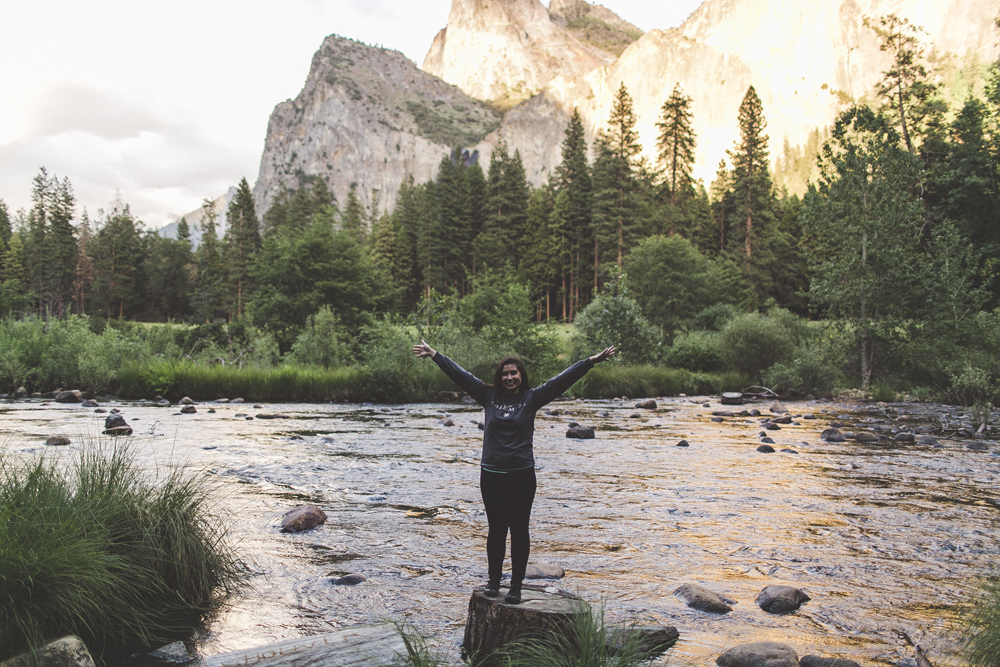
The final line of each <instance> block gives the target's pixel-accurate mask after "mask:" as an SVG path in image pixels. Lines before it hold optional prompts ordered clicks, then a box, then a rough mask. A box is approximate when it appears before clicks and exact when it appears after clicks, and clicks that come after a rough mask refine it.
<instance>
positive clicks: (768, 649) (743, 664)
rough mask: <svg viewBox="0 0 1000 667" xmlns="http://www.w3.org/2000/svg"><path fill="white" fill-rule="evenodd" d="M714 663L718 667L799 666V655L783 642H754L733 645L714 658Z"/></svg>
mask: <svg viewBox="0 0 1000 667" xmlns="http://www.w3.org/2000/svg"><path fill="white" fill-rule="evenodd" d="M715 664H717V665H719V667H799V656H798V654H796V653H795V651H794V650H793V649H792V648H791V647H789V646H785V645H784V644H779V643H777V642H754V643H752V644H740V645H739V646H734V647H733V648H731V649H729V650H728V651H726V652H725V653H723V654H722V655H720V656H719V657H718V658H716V659H715Z"/></svg>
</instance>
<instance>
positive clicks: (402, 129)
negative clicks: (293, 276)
mask: <svg viewBox="0 0 1000 667" xmlns="http://www.w3.org/2000/svg"><path fill="white" fill-rule="evenodd" d="M499 124H500V118H499V116H498V115H497V114H496V113H495V112H494V111H493V110H492V109H490V108H489V107H487V106H485V105H483V104H482V103H480V102H477V101H476V100H474V99H472V98H470V97H469V96H468V95H466V94H465V93H463V92H462V91H461V90H459V89H458V88H457V87H455V86H453V85H450V84H448V83H445V82H444V81H442V80H441V79H439V78H437V77H435V76H431V75H430V74H427V73H425V72H422V71H420V70H419V69H417V67H416V65H415V64H414V63H413V62H411V61H410V60H408V59H407V58H406V57H405V56H404V55H403V54H401V53H399V52H398V51H392V50H389V49H381V48H375V47H371V46H366V45H365V44H361V43H359V42H355V41H353V40H349V39H344V38H341V37H338V36H336V35H331V36H330V37H327V38H326V39H325V40H324V41H323V45H322V46H321V47H320V49H319V50H318V51H317V52H316V54H315V55H314V56H313V61H312V66H311V67H310V69H309V76H308V78H307V79H306V83H305V85H304V86H303V88H302V92H300V93H299V95H298V97H296V98H295V99H294V100H287V101H285V102H282V103H281V104H279V105H277V106H276V107H275V108H274V112H273V113H272V114H271V119H270V121H269V122H268V125H267V138H266V139H265V142H264V154H263V157H262V158H261V164H260V174H259V175H258V177H257V184H256V186H255V187H254V203H255V204H256V206H257V211H258V213H259V214H262V213H263V212H264V211H266V210H267V209H268V208H269V207H270V205H271V202H272V201H274V198H275V196H277V194H278V193H279V192H280V191H281V188H282V186H284V187H287V188H290V189H297V188H299V187H302V186H303V185H305V184H307V183H309V182H310V181H311V180H312V179H314V178H322V179H324V180H326V182H327V185H328V186H329V187H330V190H331V192H332V193H333V196H334V198H335V199H337V200H339V201H340V202H343V201H344V200H345V198H346V196H347V192H348V190H349V188H350V186H351V185H352V184H355V185H356V187H357V193H358V195H359V197H360V198H361V200H362V202H364V203H365V204H367V203H368V200H369V197H370V196H371V195H372V193H377V194H378V196H379V198H380V202H381V203H382V205H383V206H388V207H390V208H391V206H392V205H393V203H394V201H395V196H396V192H397V191H398V190H399V186H400V184H401V183H402V182H403V179H405V178H406V177H407V176H410V175H412V176H413V178H414V179H415V180H416V182H418V183H420V182H423V181H426V180H429V179H431V178H433V177H434V175H435V174H436V173H437V166H438V163H439V162H440V161H441V158H442V156H444V155H447V154H449V152H450V150H451V148H453V147H455V146H458V145H461V146H471V145H473V144H476V143H477V142H479V140H480V139H482V138H483V136H484V135H486V134H487V133H489V132H490V131H492V130H494V129H495V128H496V127H497V126H498V125H499Z"/></svg>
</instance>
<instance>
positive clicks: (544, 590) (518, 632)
mask: <svg viewBox="0 0 1000 667" xmlns="http://www.w3.org/2000/svg"><path fill="white" fill-rule="evenodd" d="M483 590H484V589H483V588H476V589H475V590H473V591H472V598H471V599H470V600H469V617H468V619H467V620H466V622H465V640H464V641H463V642H462V648H463V650H464V653H465V656H466V657H467V658H469V659H470V660H471V661H472V664H473V665H489V664H491V662H492V661H494V660H495V656H492V655H491V654H493V653H494V652H495V651H496V649H498V648H499V647H501V646H503V645H504V644H507V643H509V642H512V641H515V640H519V639H528V638H531V637H542V636H545V634H546V633H549V632H557V633H561V634H569V633H570V628H571V627H572V625H573V622H574V619H575V617H576V616H577V615H579V614H589V613H590V605H588V604H587V603H586V602H584V601H583V600H582V599H580V598H579V597H577V596H575V595H573V594H572V593H569V592H567V591H563V590H559V589H556V588H555V587H552V586H548V587H546V586H536V585H531V584H525V585H524V586H523V588H522V590H521V603H520V604H507V603H506V602H504V598H503V596H504V594H505V591H503V590H501V591H500V596H499V597H495V598H489V597H486V595H484V594H483Z"/></svg>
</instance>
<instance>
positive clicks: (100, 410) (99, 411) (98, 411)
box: [94, 408, 107, 415]
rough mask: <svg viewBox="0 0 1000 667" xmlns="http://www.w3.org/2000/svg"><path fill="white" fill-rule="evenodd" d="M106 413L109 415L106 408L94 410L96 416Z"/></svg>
mask: <svg viewBox="0 0 1000 667" xmlns="http://www.w3.org/2000/svg"><path fill="white" fill-rule="evenodd" d="M105 413H107V410H105V409H104V408H97V409H96V410H94V414H95V415H103V414H105Z"/></svg>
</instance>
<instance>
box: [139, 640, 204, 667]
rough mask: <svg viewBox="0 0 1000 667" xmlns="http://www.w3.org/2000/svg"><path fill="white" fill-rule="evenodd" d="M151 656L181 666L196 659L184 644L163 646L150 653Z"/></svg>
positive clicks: (175, 643) (177, 643)
mask: <svg viewBox="0 0 1000 667" xmlns="http://www.w3.org/2000/svg"><path fill="white" fill-rule="evenodd" d="M149 654H150V655H151V656H153V657H154V658H158V659H160V660H167V661H169V662H175V663H177V664H179V665H182V664H184V663H185V662H191V661H192V660H194V658H192V657H191V654H190V653H188V651H187V647H186V646H184V642H173V643H171V644H167V645H166V646H161V647H160V648H158V649H156V650H155V651H150V653H149Z"/></svg>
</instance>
